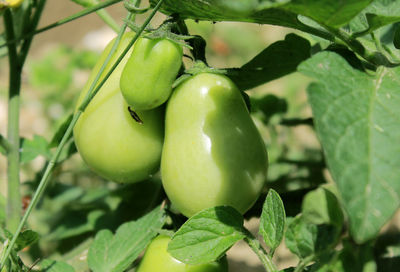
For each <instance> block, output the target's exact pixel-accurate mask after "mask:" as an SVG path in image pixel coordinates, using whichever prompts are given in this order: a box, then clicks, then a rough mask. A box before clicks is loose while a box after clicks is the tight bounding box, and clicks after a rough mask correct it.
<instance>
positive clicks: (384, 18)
mask: <svg viewBox="0 0 400 272" xmlns="http://www.w3.org/2000/svg"><path fill="white" fill-rule="evenodd" d="M399 14H400V2H399V1H387V0H374V1H372V3H371V4H370V5H369V6H368V7H367V8H365V9H364V10H363V11H362V13H360V14H359V15H358V16H357V17H356V18H354V19H353V20H352V21H351V22H350V29H351V30H352V31H353V32H356V33H355V34H354V35H355V36H364V35H367V34H369V33H371V32H373V31H375V30H376V29H378V28H381V27H383V26H385V25H388V24H392V23H395V22H399V21H400V15H399Z"/></svg>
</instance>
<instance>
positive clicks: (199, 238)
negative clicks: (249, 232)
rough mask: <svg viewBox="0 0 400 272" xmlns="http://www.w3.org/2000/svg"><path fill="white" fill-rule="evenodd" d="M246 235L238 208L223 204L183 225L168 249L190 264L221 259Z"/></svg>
mask: <svg viewBox="0 0 400 272" xmlns="http://www.w3.org/2000/svg"><path fill="white" fill-rule="evenodd" d="M244 237H245V234H244V228H243V217H242V215H241V214H240V213H239V212H238V211H236V210H235V209H234V208H232V207H229V206H219V207H213V208H209V209H205V210H202V211H200V212H199V213H197V214H195V215H194V216H192V217H191V218H189V220H188V221H186V222H185V224H183V225H182V226H181V228H180V229H179V230H178V231H177V232H176V233H175V235H174V236H173V237H172V241H171V242H170V243H169V245H168V252H169V253H170V254H171V255H172V256H173V257H174V258H176V259H178V260H180V261H182V262H184V263H187V264H193V265H196V264H204V263H209V262H213V261H215V260H218V259H219V258H220V257H221V256H222V255H224V254H225V252H226V251H227V250H228V249H229V248H230V247H231V246H233V245H234V244H235V243H236V242H237V241H240V240H241V239H243V238H244Z"/></svg>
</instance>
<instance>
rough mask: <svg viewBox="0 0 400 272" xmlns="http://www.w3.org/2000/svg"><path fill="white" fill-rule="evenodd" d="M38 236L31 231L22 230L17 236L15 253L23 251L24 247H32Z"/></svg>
mask: <svg viewBox="0 0 400 272" xmlns="http://www.w3.org/2000/svg"><path fill="white" fill-rule="evenodd" d="M39 238H40V237H39V234H38V233H36V232H34V231H33V230H24V231H23V232H21V233H20V234H19V235H18V238H17V242H16V243H15V248H16V250H17V251H21V250H23V249H24V248H25V247H27V246H30V245H33V244H34V243H36V242H37V241H38V240H39Z"/></svg>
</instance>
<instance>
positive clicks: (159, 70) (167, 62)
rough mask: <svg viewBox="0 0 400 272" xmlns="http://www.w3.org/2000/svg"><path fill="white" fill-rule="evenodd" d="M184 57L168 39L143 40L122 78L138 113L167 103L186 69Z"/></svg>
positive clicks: (126, 94)
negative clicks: (183, 67) (176, 80)
mask: <svg viewBox="0 0 400 272" xmlns="http://www.w3.org/2000/svg"><path fill="white" fill-rule="evenodd" d="M182 54H183V51H182V47H181V46H180V45H178V44H176V43H174V42H171V41H169V40H167V39H154V40H153V39H152V40H151V39H147V38H141V39H139V40H138V41H137V42H136V44H135V48H134V49H133V52H132V55H131V57H130V58H129V60H128V62H127V64H126V65H125V68H124V70H123V72H122V75H121V80H120V86H121V91H122V94H123V96H124V98H125V100H126V102H127V103H128V104H129V105H130V106H131V107H132V108H133V109H135V110H149V109H153V108H155V107H157V106H159V105H161V104H162V103H164V102H165V101H166V100H167V99H168V97H169V96H170V94H171V91H172V84H173V82H174V81H175V78H176V76H177V74H178V72H179V69H180V67H181V65H182Z"/></svg>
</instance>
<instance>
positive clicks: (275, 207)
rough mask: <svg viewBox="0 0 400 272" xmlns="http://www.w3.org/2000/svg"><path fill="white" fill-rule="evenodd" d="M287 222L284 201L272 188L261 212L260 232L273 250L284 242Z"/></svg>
mask: <svg viewBox="0 0 400 272" xmlns="http://www.w3.org/2000/svg"><path fill="white" fill-rule="evenodd" d="M285 223H286V215H285V208H284V207H283V202H282V200H281V198H280V197H279V194H278V193H277V192H276V191H274V190H273V189H270V190H269V191H268V195H267V198H266V200H265V202H264V206H263V210H262V213H261V218H260V229H259V232H260V234H261V235H262V236H263V238H264V241H265V244H266V245H267V246H268V247H269V248H270V250H271V252H274V251H275V249H276V248H277V247H278V246H279V244H280V243H281V242H282V239H283V234H284V232H285Z"/></svg>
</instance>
